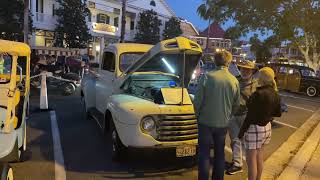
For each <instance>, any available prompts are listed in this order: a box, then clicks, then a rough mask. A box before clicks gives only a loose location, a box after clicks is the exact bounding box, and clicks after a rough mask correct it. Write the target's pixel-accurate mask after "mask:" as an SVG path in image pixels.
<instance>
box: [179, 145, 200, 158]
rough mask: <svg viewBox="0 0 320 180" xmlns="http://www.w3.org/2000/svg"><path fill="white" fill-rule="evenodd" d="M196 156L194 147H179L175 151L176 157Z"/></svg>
mask: <svg viewBox="0 0 320 180" xmlns="http://www.w3.org/2000/svg"><path fill="white" fill-rule="evenodd" d="M194 155H196V146H179V147H177V149H176V156H177V157H186V156H194Z"/></svg>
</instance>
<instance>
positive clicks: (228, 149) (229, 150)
mask: <svg viewBox="0 0 320 180" xmlns="http://www.w3.org/2000/svg"><path fill="white" fill-rule="evenodd" d="M242 145H243V143H242ZM224 150H225V151H227V152H229V153H231V154H232V149H231V148H230V147H228V146H225V147H224ZM243 153H245V149H244V148H242V154H243ZM242 160H243V161H246V156H244V155H242Z"/></svg>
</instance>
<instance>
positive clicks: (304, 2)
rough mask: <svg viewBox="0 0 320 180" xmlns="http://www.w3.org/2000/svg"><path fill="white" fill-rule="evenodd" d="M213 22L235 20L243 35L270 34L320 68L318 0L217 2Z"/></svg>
mask: <svg viewBox="0 0 320 180" xmlns="http://www.w3.org/2000/svg"><path fill="white" fill-rule="evenodd" d="M212 6H215V8H214V9H219V13H217V14H216V15H214V17H213V18H214V19H216V20H217V21H220V22H224V21H226V20H228V19H233V20H234V21H235V23H236V24H237V25H239V26H240V27H241V31H243V32H248V31H260V32H261V33H262V34H266V33H267V32H269V31H271V32H272V33H273V35H274V36H275V37H276V39H278V40H280V41H287V42H289V43H291V44H292V45H294V46H296V47H298V48H299V49H300V51H301V52H302V54H303V55H304V57H305V60H306V62H307V64H308V65H309V66H310V67H312V68H314V69H317V68H319V67H320V18H319V17H320V2H319V0H295V1H292V0H268V1H266V0H254V1H248V0H237V1H235V0H217V3H213V5H212Z"/></svg>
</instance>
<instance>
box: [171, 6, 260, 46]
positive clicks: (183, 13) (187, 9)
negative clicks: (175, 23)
mask: <svg viewBox="0 0 320 180" xmlns="http://www.w3.org/2000/svg"><path fill="white" fill-rule="evenodd" d="M166 2H167V3H168V5H169V6H170V7H171V8H172V10H173V11H174V12H175V13H176V15H177V16H178V17H181V18H184V19H186V20H188V21H190V22H192V24H193V25H194V26H195V27H196V28H197V29H198V30H200V31H202V30H204V29H205V28H207V26H208V21H205V20H203V19H201V18H200V17H199V15H198V14H197V8H198V7H199V5H200V4H201V3H202V2H203V0H166ZM232 24H233V22H232V21H229V22H227V23H226V24H222V25H221V27H222V28H223V29H224V30H226V29H227V28H228V27H230V26H232ZM252 35H253V33H249V35H248V36H247V37H243V38H241V39H245V40H248V39H249V38H250V37H251V36H252ZM265 38H266V37H264V36H260V39H265Z"/></svg>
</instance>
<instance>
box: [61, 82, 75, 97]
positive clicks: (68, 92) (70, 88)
mask: <svg viewBox="0 0 320 180" xmlns="http://www.w3.org/2000/svg"><path fill="white" fill-rule="evenodd" d="M75 91H76V87H75V86H74V85H73V84H72V83H66V84H65V85H64V87H63V94H64V95H66V96H69V95H71V94H73V93H74V92H75Z"/></svg>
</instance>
